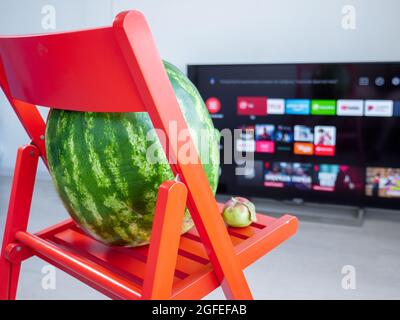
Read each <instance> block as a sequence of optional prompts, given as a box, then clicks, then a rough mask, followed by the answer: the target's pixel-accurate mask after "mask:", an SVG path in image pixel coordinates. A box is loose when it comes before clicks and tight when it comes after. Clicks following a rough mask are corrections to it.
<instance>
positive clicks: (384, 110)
mask: <svg viewBox="0 0 400 320" xmlns="http://www.w3.org/2000/svg"><path fill="white" fill-rule="evenodd" d="M364 114H365V115H366V116H367V117H391V116H392V115H393V101H392V100H365V112H364Z"/></svg>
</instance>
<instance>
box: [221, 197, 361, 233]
mask: <svg viewBox="0 0 400 320" xmlns="http://www.w3.org/2000/svg"><path fill="white" fill-rule="evenodd" d="M228 199H230V196H229V195H217V200H218V201H219V202H226V201H227V200H228ZM249 199H250V200H251V201H252V202H254V204H255V206H256V208H257V212H259V213H264V214H268V215H270V216H275V215H276V216H280V215H282V214H284V213H290V214H293V215H295V216H297V217H298V218H299V219H300V220H303V221H304V220H308V221H315V222H322V223H333V224H341V225H350V226H361V225H362V224H363V222H364V216H365V208H361V207H355V206H345V205H334V204H322V203H315V202H306V201H303V200H302V199H293V200H283V201H282V200H274V199H269V198H268V199H267V198H256V197H252V198H249Z"/></svg>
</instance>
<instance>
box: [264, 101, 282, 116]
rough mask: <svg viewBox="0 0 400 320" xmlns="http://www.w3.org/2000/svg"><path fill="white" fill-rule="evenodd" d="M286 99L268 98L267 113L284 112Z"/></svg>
mask: <svg viewBox="0 0 400 320" xmlns="http://www.w3.org/2000/svg"><path fill="white" fill-rule="evenodd" d="M284 113H285V99H267V114H284Z"/></svg>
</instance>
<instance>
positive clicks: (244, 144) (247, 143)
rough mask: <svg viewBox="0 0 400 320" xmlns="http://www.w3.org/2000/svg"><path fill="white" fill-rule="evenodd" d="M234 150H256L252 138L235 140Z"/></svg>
mask: <svg viewBox="0 0 400 320" xmlns="http://www.w3.org/2000/svg"><path fill="white" fill-rule="evenodd" d="M236 150H237V151H239V152H254V151H255V150H256V147H255V141H254V140H240V139H238V140H236Z"/></svg>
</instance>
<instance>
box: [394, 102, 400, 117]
mask: <svg viewBox="0 0 400 320" xmlns="http://www.w3.org/2000/svg"><path fill="white" fill-rule="evenodd" d="M393 115H394V116H395V117H400V101H395V102H394V114H393Z"/></svg>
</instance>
